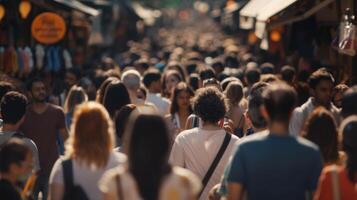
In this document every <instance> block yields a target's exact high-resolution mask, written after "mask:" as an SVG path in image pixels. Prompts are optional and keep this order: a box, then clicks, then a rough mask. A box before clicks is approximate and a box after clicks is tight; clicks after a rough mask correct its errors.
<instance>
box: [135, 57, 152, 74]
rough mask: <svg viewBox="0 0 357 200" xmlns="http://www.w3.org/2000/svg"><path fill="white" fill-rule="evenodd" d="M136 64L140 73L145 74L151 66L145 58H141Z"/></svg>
mask: <svg viewBox="0 0 357 200" xmlns="http://www.w3.org/2000/svg"><path fill="white" fill-rule="evenodd" d="M134 66H135V69H136V70H137V71H138V72H139V73H140V74H144V72H145V71H146V70H147V69H148V68H149V67H150V64H149V60H147V59H144V58H142V59H139V60H137V61H135V62H134Z"/></svg>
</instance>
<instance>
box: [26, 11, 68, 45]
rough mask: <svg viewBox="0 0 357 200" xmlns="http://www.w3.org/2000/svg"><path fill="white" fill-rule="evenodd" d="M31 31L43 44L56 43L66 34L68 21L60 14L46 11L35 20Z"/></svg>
mask: <svg viewBox="0 0 357 200" xmlns="http://www.w3.org/2000/svg"><path fill="white" fill-rule="evenodd" d="M31 33H32V36H33V37H34V38H35V39H36V40H37V41H38V42H40V43H42V44H54V43H57V42H59V41H60V40H62V39H63V37H64V35H65V34H66V23H65V21H64V19H63V18H62V17H61V16H59V15H58V14H56V13H51V12H44V13H41V14H40V15H38V16H36V18H35V19H34V20H33V22H32V26H31Z"/></svg>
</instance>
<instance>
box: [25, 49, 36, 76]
mask: <svg viewBox="0 0 357 200" xmlns="http://www.w3.org/2000/svg"><path fill="white" fill-rule="evenodd" d="M24 51H25V54H26V58H27V59H28V60H27V61H28V72H29V73H30V72H31V71H32V70H33V67H34V60H33V54H32V51H31V48H30V47H28V46H27V47H25V49H24Z"/></svg>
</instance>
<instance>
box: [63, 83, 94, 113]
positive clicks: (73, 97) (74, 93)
mask: <svg viewBox="0 0 357 200" xmlns="http://www.w3.org/2000/svg"><path fill="white" fill-rule="evenodd" d="M85 101H88V96H87V94H86V92H85V91H84V89H83V88H82V87H80V86H76V85H74V86H72V87H71V89H70V90H69V92H68V95H67V97H66V100H65V103H64V112H65V113H71V112H73V111H74V108H75V107H76V106H77V105H79V104H81V103H83V102H85Z"/></svg>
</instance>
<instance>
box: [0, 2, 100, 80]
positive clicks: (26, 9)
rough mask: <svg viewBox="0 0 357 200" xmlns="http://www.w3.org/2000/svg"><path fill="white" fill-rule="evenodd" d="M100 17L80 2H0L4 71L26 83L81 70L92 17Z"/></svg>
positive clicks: (0, 48) (0, 52) (0, 58)
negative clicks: (41, 74)
mask: <svg viewBox="0 0 357 200" xmlns="http://www.w3.org/2000/svg"><path fill="white" fill-rule="evenodd" d="M14 11H15V12H14ZM96 15H99V12H98V11H97V10H95V9H93V8H91V7H88V6H86V5H84V4H82V3H80V2H79V1H67V0H54V1H49V0H11V1H2V2H0V70H1V71H2V72H4V73H6V74H8V75H11V76H13V77H18V78H20V79H25V78H26V77H27V76H28V75H29V74H31V73H36V72H39V71H44V72H60V71H63V70H64V69H65V68H71V67H73V66H80V65H81V63H82V62H83V60H82V59H80V57H81V56H80V55H85V50H86V47H87V41H88V38H89V33H90V26H91V21H90V18H89V17H91V16H96ZM5 58H6V59H5Z"/></svg>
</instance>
